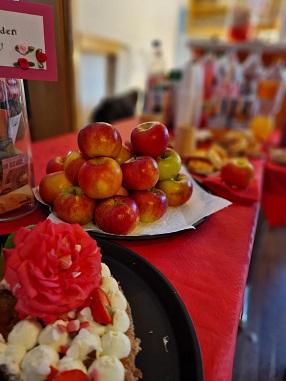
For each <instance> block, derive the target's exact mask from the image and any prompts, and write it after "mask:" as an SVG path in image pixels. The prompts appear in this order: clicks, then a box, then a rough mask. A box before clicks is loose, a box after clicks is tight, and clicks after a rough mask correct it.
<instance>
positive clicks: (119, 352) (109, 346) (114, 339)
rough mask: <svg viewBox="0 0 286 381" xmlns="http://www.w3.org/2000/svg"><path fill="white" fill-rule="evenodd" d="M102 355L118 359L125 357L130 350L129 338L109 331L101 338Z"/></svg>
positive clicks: (120, 333)
mask: <svg viewBox="0 0 286 381" xmlns="http://www.w3.org/2000/svg"><path fill="white" fill-rule="evenodd" d="M101 342H102V354H104V355H109V356H115V357H117V358H119V359H122V358H124V357H127V356H128V355H129V353H130V350H131V344H130V340H129V338H128V337H127V336H126V335H124V333H122V332H115V331H109V332H107V333H105V334H104V335H103V336H102V338H101Z"/></svg>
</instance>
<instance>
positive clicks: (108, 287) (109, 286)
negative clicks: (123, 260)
mask: <svg viewBox="0 0 286 381" xmlns="http://www.w3.org/2000/svg"><path fill="white" fill-rule="evenodd" d="M100 288H101V289H102V290H103V291H104V292H105V293H106V294H109V293H110V292H116V291H117V290H118V283H117V281H116V280H115V279H114V278H113V277H112V276H108V277H104V278H102V281H101V285H100Z"/></svg>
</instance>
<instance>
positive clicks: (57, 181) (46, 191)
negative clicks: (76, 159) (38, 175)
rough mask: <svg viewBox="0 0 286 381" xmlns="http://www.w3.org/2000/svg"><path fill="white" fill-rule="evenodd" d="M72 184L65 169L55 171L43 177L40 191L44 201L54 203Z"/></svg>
mask: <svg viewBox="0 0 286 381" xmlns="http://www.w3.org/2000/svg"><path fill="white" fill-rule="evenodd" d="M71 186H72V183H71V182H70V181H69V179H68V178H67V177H66V175H65V173H64V171H59V172H53V173H49V174H48V175H45V176H44V177H43V178H42V179H41V181H40V184H39V193H40V196H41V198H42V200H43V201H44V202H46V203H47V204H49V205H53V202H54V200H55V198H56V197H57V195H58V194H59V193H61V192H62V191H64V190H66V189H68V188H70V187H71Z"/></svg>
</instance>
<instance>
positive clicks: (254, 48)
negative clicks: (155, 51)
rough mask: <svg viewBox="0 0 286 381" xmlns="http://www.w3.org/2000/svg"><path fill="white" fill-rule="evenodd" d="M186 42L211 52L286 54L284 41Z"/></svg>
mask: <svg viewBox="0 0 286 381" xmlns="http://www.w3.org/2000/svg"><path fill="white" fill-rule="evenodd" d="M187 44H188V46H189V47H190V48H191V49H202V50H207V51H213V52H221V51H240V52H249V53H255V52H257V53H259V52H263V53H264V54H278V55H279V54H285V55H286V44H285V43H275V44H270V43H265V42H262V41H258V40H255V41H250V42H241V43H230V42H228V41H223V40H218V39H189V40H188V42H187Z"/></svg>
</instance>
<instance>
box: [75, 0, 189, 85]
mask: <svg viewBox="0 0 286 381" xmlns="http://www.w3.org/2000/svg"><path fill="white" fill-rule="evenodd" d="M186 1H187V0H76V7H75V8H76V12H75V13H76V14H75V29H76V30H77V31H80V32H85V33H89V34H94V35H98V36H102V37H106V38H110V39H115V40H117V41H120V42H123V43H125V44H126V45H127V49H126V50H125V51H123V52H122V53H121V54H120V57H119V62H118V73H117V84H116V90H117V92H121V91H124V90H126V89H128V88H130V87H132V86H134V87H135V86H136V87H139V88H142V89H143V88H144V83H145V78H146V70H147V63H148V54H149V52H150V42H151V41H152V40H153V39H155V38H159V39H160V40H162V42H163V47H164V51H165V58H166V63H167V67H168V68H171V67H172V66H173V65H174V63H175V60H174V56H175V45H176V38H177V22H178V13H179V9H180V7H181V6H182V5H185V3H186Z"/></svg>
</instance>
